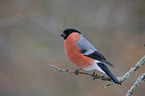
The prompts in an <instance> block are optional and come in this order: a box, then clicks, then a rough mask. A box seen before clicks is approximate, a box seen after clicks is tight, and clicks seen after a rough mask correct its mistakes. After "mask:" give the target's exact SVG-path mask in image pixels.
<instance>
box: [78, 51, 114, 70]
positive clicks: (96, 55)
mask: <svg viewBox="0 0 145 96" xmlns="http://www.w3.org/2000/svg"><path fill="white" fill-rule="evenodd" d="M87 51H88V50H85V49H82V50H81V53H82V54H83V55H84V56H87V57H90V58H92V59H95V60H99V61H101V62H104V63H106V64H108V65H110V66H111V67H112V68H113V67H115V66H114V65H113V64H111V63H110V62H108V61H107V60H106V58H105V57H104V56H103V55H102V54H101V53H99V52H98V51H94V52H92V53H90V54H89V52H88V54H87Z"/></svg>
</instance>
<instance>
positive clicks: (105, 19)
mask: <svg viewBox="0 0 145 96" xmlns="http://www.w3.org/2000/svg"><path fill="white" fill-rule="evenodd" d="M66 28H75V29H78V30H79V31H80V32H81V33H82V34H83V35H84V36H85V37H87V39H88V40H89V41H90V42H91V43H92V44H93V45H94V46H95V47H96V48H97V50H99V51H100V52H101V53H102V54H103V55H104V56H105V57H106V58H107V59H108V61H110V62H112V63H113V64H114V65H115V66H116V67H115V68H114V69H112V68H111V67H109V68H110V70H111V71H112V72H113V73H114V74H115V76H116V77H119V76H122V75H123V74H124V73H125V72H127V71H128V70H129V69H130V68H131V67H133V66H134V65H135V64H136V62H137V61H139V60H140V58H142V57H143V56H144V54H145V47H144V44H145V0H77V1H76V0H0V96H125V94H126V92H127V90H128V89H129V88H130V87H131V86H132V84H133V83H134V82H135V81H136V78H137V77H139V76H140V75H142V74H143V73H144V72H145V71H144V70H145V66H142V68H140V69H139V70H137V71H136V72H135V73H134V74H133V75H132V76H131V77H130V78H129V79H127V80H126V81H125V82H123V84H122V85H121V86H120V85H113V86H110V87H109V88H108V89H104V87H105V86H106V85H107V84H108V83H109V82H107V81H101V80H94V81H93V80H92V79H91V78H90V77H89V76H85V75H79V76H76V75H74V74H70V73H62V72H57V71H55V70H53V69H52V68H50V67H48V64H52V65H55V66H58V67H60V68H64V69H73V70H75V69H77V67H76V66H74V65H72V64H71V62H70V61H69V60H68V59H67V58H66V56H65V53H64V49H63V39H62V38H61V37H60V34H61V33H62V31H63V30H64V29H66ZM90 73H92V71H90ZM98 74H101V73H98ZM144 89H145V83H144V82H142V83H141V84H140V85H139V86H138V87H137V88H136V90H135V91H134V93H133V95H132V96H143V94H145V92H144Z"/></svg>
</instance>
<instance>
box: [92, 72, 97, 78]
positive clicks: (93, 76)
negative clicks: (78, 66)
mask: <svg viewBox="0 0 145 96" xmlns="http://www.w3.org/2000/svg"><path fill="white" fill-rule="evenodd" d="M95 76H96V74H95V70H94V72H93V74H92V79H93V80H95Z"/></svg>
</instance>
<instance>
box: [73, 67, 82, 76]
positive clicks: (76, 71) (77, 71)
mask: <svg viewBox="0 0 145 96" xmlns="http://www.w3.org/2000/svg"><path fill="white" fill-rule="evenodd" d="M81 69H82V68H79V69H77V70H75V72H74V73H75V74H76V75H79V70H81Z"/></svg>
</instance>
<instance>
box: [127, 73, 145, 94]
mask: <svg viewBox="0 0 145 96" xmlns="http://www.w3.org/2000/svg"><path fill="white" fill-rule="evenodd" d="M144 79H145V73H144V74H142V75H141V76H140V77H138V78H137V80H136V82H135V83H134V84H133V85H132V86H131V88H130V89H129V90H128V92H127V94H126V96H130V95H131V94H132V93H133V91H134V90H135V88H136V87H137V86H138V85H139V83H141V82H142V80H144Z"/></svg>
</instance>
